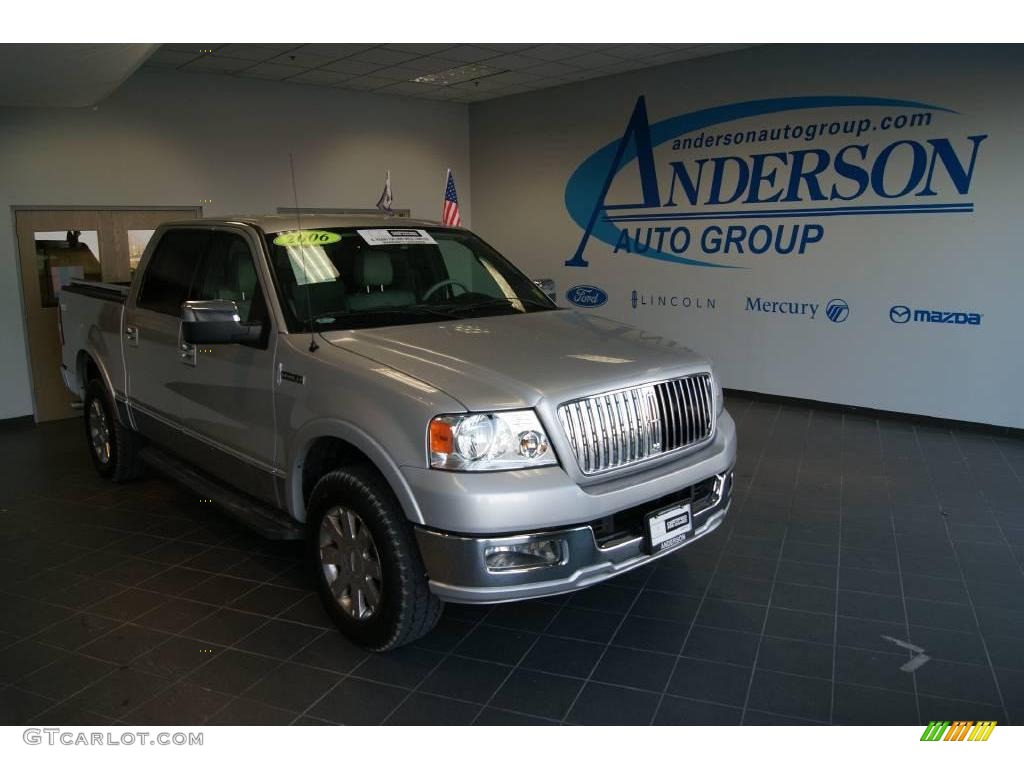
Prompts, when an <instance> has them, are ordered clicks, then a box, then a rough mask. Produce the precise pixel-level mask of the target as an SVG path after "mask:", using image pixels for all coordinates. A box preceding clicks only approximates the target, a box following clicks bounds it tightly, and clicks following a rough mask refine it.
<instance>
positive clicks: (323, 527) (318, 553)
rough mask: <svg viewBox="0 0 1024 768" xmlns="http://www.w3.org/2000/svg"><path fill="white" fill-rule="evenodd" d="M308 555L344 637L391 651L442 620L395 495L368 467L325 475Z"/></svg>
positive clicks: (312, 508)
mask: <svg viewBox="0 0 1024 768" xmlns="http://www.w3.org/2000/svg"><path fill="white" fill-rule="evenodd" d="M307 523H308V544H307V546H308V557H309V560H310V563H311V566H312V568H313V570H314V578H315V579H316V583H317V589H318V591H319V593H320V597H321V600H322V601H323V604H324V607H325V608H326V609H327V612H328V613H329V614H330V616H331V618H332V619H333V620H334V623H335V624H336V625H337V626H338V628H339V629H340V630H341V632H342V634H344V635H345V636H346V637H348V638H349V639H350V640H352V641H353V642H355V643H357V644H358V645H362V646H364V647H366V648H369V649H371V650H374V651H386V650H390V649H391V648H397V647H398V646H400V645H405V644H406V643H411V642H413V641H414V640H417V639H418V638H420V637H422V636H423V635H425V634H427V633H428V632H429V631H430V630H431V629H433V628H434V625H436V624H437V621H438V619H439V618H440V617H441V610H442V603H441V601H440V600H438V598H437V597H435V596H434V595H433V594H431V592H430V590H429V588H428V586H427V576H426V572H425V569H424V567H423V561H422V559H421V558H420V553H419V550H418V549H417V547H416V542H415V539H414V536H413V532H412V527H411V526H410V525H409V522H408V521H407V520H406V519H405V515H404V514H403V513H402V510H401V508H400V507H399V504H398V501H397V499H395V497H394V494H393V493H392V492H391V489H390V488H388V486H387V484H386V483H385V482H384V481H383V479H382V478H381V477H380V476H379V475H378V474H377V473H376V472H375V471H374V470H373V469H372V468H370V467H367V466H353V467H344V468H342V469H336V470H334V471H333V472H328V473H327V474H326V475H324V476H323V477H322V478H320V480H319V482H317V484H316V487H315V488H314V489H313V493H312V495H311V496H310V500H309V518H308V520H307Z"/></svg>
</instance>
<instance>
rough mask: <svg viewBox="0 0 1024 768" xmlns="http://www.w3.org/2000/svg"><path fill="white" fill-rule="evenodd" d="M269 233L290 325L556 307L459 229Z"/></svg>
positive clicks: (362, 324) (300, 327)
mask: <svg viewBox="0 0 1024 768" xmlns="http://www.w3.org/2000/svg"><path fill="white" fill-rule="evenodd" d="M266 239H267V247H268V250H269V253H270V264H271V269H272V271H273V275H274V282H275V284H276V287H277V291H278V295H279V297H280V300H281V307H282V310H283V311H284V314H285V319H286V321H287V323H288V329H289V330H290V331H292V332H300V331H309V330H317V331H331V330H346V329H351V328H378V327H382V326H388V325H408V324H410V323H424V322H438V321H439V320H445V319H454V318H463V317H490V316H494V315H507V314H519V313H526V312H540V311H547V310H552V309H557V307H556V306H555V305H554V304H553V303H552V302H551V300H550V299H548V297H547V296H546V295H545V294H544V292H543V291H541V290H540V289H539V288H538V287H537V286H536V285H534V284H533V282H532V281H531V280H530V279H529V278H527V277H526V275H524V274H523V273H522V272H520V271H519V270H518V269H516V268H515V267H514V266H512V265H511V264H510V263H509V262H508V261H507V260H505V258H504V257H502V256H501V255H500V254H499V253H498V252H497V251H495V250H494V249H493V248H491V247H490V246H489V245H487V244H486V243H485V242H483V241H482V240H481V239H480V238H478V237H477V236H476V235H473V234H471V233H469V232H466V231H462V230H446V229H415V228H400V227H398V226H395V227H387V228H385V227H369V228H351V229H349V228H346V229H340V228H338V229H316V230H313V229H302V230H295V231H291V232H276V233H272V234H269V235H267V237H266Z"/></svg>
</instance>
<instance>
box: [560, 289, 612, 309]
mask: <svg viewBox="0 0 1024 768" xmlns="http://www.w3.org/2000/svg"><path fill="white" fill-rule="evenodd" d="M565 298H566V299H568V300H569V303H570V304H575V305H576V306H577V307H600V306H601V305H602V304H604V303H605V302H606V301H608V294H607V293H605V292H604V291H602V290H601V289H600V288H598V287H597V286H596V285H574V286H573V287H572V288H570V289H569V290H568V291H566V292H565Z"/></svg>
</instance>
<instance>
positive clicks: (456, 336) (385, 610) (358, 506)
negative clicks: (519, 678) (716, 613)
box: [60, 216, 736, 650]
mask: <svg viewBox="0 0 1024 768" xmlns="http://www.w3.org/2000/svg"><path fill="white" fill-rule="evenodd" d="M60 311H61V332H62V338H63V359H62V373H63V377H64V381H65V383H66V385H67V387H68V389H70V390H71V392H72V393H74V394H75V395H77V396H78V397H80V398H81V399H82V401H83V406H84V413H85V435H86V440H87V444H88V447H89V451H90V453H91V455H92V459H93V462H94V463H95V466H96V469H97V470H98V471H99V472H100V474H102V475H104V476H107V477H109V478H111V479H113V480H114V481H124V480H129V479H131V478H134V477H136V476H137V475H138V474H139V472H140V471H141V469H142V466H143V464H144V463H145V464H150V465H153V466H155V467H156V469H157V470H158V471H161V472H163V473H166V474H168V475H170V476H172V477H174V478H176V479H178V480H180V481H182V482H184V483H187V484H188V486H189V487H190V488H192V489H194V490H195V491H196V493H197V494H199V495H201V496H203V497H206V498H212V499H214V500H215V501H216V502H217V503H218V505H219V506H220V507H221V508H222V509H223V510H224V511H226V512H227V513H228V514H230V515H232V516H234V517H235V518H237V519H238V520H240V521H242V522H243V523H245V524H247V525H249V526H252V527H253V528H255V529H257V530H258V531H260V532H261V533H262V534H264V535H266V536H268V537H272V538H280V539H299V538H304V539H305V541H306V543H307V544H306V545H307V551H308V558H309V561H310V564H311V567H312V568H313V569H314V571H315V574H316V579H317V584H318V586H319V591H320V593H321V596H322V598H323V601H324V605H325V606H326V608H327V610H328V612H329V613H330V614H331V616H332V618H333V619H334V620H335V622H336V623H337V625H338V627H339V628H340V629H341V631H342V632H343V633H344V634H345V635H346V636H348V637H349V638H350V639H351V640H353V641H354V642H356V643H359V644H361V645H363V646H365V647H368V648H371V649H373V650H386V649H389V648H394V647H396V646H399V645H402V644H404V643H408V642H411V641H413V640H415V639H416V638H418V637H420V636H422V635H423V634H425V633H426V632H428V631H430V629H431V628H432V627H433V626H434V625H435V624H436V622H437V620H438V618H439V617H440V614H441V610H442V606H443V603H444V602H456V603H498V602H504V601H509V600H520V599H524V598H531V597H537V596H543V595H553V594H558V593H562V592H567V591H571V590H577V589H581V588H583V587H586V586H589V585H591V584H596V583H598V582H601V581H604V580H606V579H609V578H611V577H613V576H615V575H617V574H620V573H624V572H626V571H628V570H630V569H633V568H636V567H638V566H642V565H644V564H645V563H649V562H651V561H653V560H654V559H656V558H658V557H661V556H663V555H665V554H668V553H669V552H672V551H675V550H677V549H678V548H679V547H683V546H685V545H687V544H689V543H690V542H692V541H694V540H695V539H697V538H699V537H701V536H704V535H706V534H708V533H710V532H711V531H713V530H714V529H715V528H717V527H718V526H719V525H720V524H721V522H722V520H723V518H724V516H725V514H726V512H727V510H728V507H729V501H730V496H731V490H732V470H733V465H734V463H735V457H736V430H735V425H734V423H733V420H732V419H731V418H730V416H729V414H728V412H726V411H725V410H724V408H723V398H722V389H721V386H720V383H719V381H718V379H717V378H716V376H715V374H714V372H713V371H712V368H711V366H710V364H709V363H708V362H707V361H706V360H705V359H703V358H701V357H699V356H698V355H696V354H694V353H693V352H691V351H689V350H688V349H686V348H685V347H683V346H680V345H679V344H677V343H676V342H673V341H670V340H668V339H665V338H663V337H660V336H655V335H652V334H649V333H645V332H644V331H642V330H639V329H636V328H632V327H630V326H628V325H624V324H622V323H619V322H615V321H612V320H609V319H606V318H602V317H600V316H598V315H595V314H591V313H590V312H587V311H572V310H565V309H559V308H558V307H557V306H556V305H555V304H554V303H553V302H552V301H551V299H550V298H549V297H548V296H547V295H546V294H545V292H544V291H542V290H541V289H540V288H539V287H538V286H537V285H536V284H535V283H534V282H533V281H531V280H530V279H528V278H527V277H526V276H525V275H523V273H522V272H520V271H519V270H518V269H516V268H515V267H514V266H513V265H512V264H510V263H509V262H508V261H507V260H506V259H504V258H503V257H502V256H501V255H500V254H498V253H497V252H496V251H495V250H494V249H493V248H491V247H490V246H489V245H487V244H486V243H485V242H483V241H482V240H481V239H480V238H478V237H476V236H475V235H473V234H472V233H470V232H468V231H466V230H464V229H460V228H451V227H443V226H440V225H438V224H436V223H432V222H427V221H415V220H408V219H395V218H388V217H384V216H381V217H374V216H363V217H352V216H316V217H302V218H301V220H299V221H297V220H296V217H294V216H290V217H284V216H262V217H240V218H230V219H219V220H211V219H203V220H200V221H185V222H177V223H173V224H168V225H165V226H162V227H160V228H159V229H158V230H157V231H156V233H155V234H154V236H153V238H152V240H151V242H150V244H149V246H148V248H147V249H146V252H145V254H144V256H143V258H142V261H141V263H140V269H139V272H138V273H137V274H136V276H135V278H134V280H133V282H132V284H131V285H130V286H121V285H111V284H98V283H87V282H76V283H73V284H72V285H71V286H70V287H68V288H65V289H64V291H63V292H62V293H61V298H60Z"/></svg>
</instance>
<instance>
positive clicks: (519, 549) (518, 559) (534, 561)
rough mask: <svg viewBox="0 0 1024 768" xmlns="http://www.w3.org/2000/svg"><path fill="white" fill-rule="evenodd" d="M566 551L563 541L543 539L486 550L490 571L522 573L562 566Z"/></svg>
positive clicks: (485, 557) (486, 560) (485, 555)
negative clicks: (523, 571)
mask: <svg viewBox="0 0 1024 768" xmlns="http://www.w3.org/2000/svg"><path fill="white" fill-rule="evenodd" d="M564 551H565V541H564V540H563V539H543V540H541V541H528V542H524V543H522V544H502V545H500V546H494V547H487V548H486V549H485V550H484V562H485V563H486V564H487V570H488V571H522V570H528V569H531V568H547V567H550V566H553V565H560V564H561V562H562V553H563V552H564Z"/></svg>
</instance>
